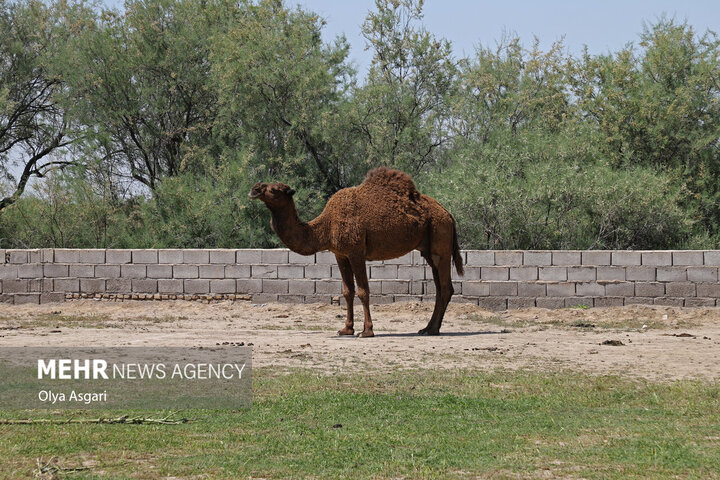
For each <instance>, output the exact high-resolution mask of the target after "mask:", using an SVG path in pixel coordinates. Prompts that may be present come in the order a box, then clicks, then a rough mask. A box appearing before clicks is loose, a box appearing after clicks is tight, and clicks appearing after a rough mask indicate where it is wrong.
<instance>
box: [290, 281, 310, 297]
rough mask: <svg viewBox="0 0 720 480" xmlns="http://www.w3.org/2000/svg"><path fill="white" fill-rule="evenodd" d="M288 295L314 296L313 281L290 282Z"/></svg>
mask: <svg viewBox="0 0 720 480" xmlns="http://www.w3.org/2000/svg"><path fill="white" fill-rule="evenodd" d="M288 293H290V294H296V295H314V294H315V282H314V281H313V280H290V281H289V282H288Z"/></svg>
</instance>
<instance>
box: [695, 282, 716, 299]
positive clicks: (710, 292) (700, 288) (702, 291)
mask: <svg viewBox="0 0 720 480" xmlns="http://www.w3.org/2000/svg"><path fill="white" fill-rule="evenodd" d="M696 290H697V296H698V297H709V298H720V284H717V283H698V284H697V286H696Z"/></svg>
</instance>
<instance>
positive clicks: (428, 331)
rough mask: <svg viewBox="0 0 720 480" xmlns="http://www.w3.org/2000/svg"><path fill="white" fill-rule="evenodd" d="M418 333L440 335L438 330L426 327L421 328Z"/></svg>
mask: <svg viewBox="0 0 720 480" xmlns="http://www.w3.org/2000/svg"><path fill="white" fill-rule="evenodd" d="M418 335H440V330H430V329H428V328H423V329H422V330H420V331H419V332H418Z"/></svg>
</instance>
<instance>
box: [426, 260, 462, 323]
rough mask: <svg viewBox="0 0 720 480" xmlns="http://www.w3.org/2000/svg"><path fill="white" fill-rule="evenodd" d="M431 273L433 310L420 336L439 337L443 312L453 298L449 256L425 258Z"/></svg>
mask: <svg viewBox="0 0 720 480" xmlns="http://www.w3.org/2000/svg"><path fill="white" fill-rule="evenodd" d="M425 259H426V260H427V262H428V264H429V265H430V268H431V269H432V272H433V280H434V281H435V308H434V309H433V314H432V317H430V321H429V322H428V324H427V326H426V327H425V328H423V329H422V330H420V331H419V332H418V333H419V334H420V335H440V326H441V325H442V321H443V317H444V316H445V310H447V306H448V304H449V303H450V299H451V298H452V296H453V293H455V292H454V289H453V286H452V279H451V276H450V266H451V265H450V263H451V262H450V260H451V258H450V256H444V257H441V256H438V255H432V256H427V257H425Z"/></svg>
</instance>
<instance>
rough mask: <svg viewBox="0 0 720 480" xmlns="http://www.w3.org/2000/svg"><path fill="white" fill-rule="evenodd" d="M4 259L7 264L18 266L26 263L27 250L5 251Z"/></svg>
mask: <svg viewBox="0 0 720 480" xmlns="http://www.w3.org/2000/svg"><path fill="white" fill-rule="evenodd" d="M5 258H6V261H7V263H12V264H15V265H19V264H21V263H27V261H28V254H27V250H6V253H5Z"/></svg>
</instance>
